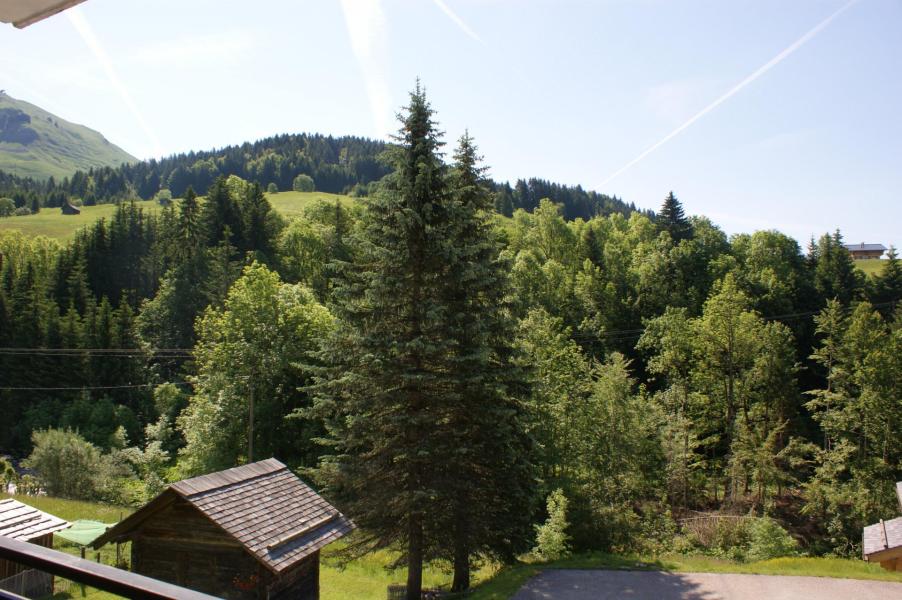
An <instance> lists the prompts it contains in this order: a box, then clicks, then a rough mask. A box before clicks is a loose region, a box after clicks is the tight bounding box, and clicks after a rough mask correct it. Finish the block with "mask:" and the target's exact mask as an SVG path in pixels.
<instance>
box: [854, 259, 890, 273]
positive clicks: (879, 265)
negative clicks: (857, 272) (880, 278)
mask: <svg viewBox="0 0 902 600" xmlns="http://www.w3.org/2000/svg"><path fill="white" fill-rule="evenodd" d="M853 262H854V263H855V266H856V267H858V268H859V269H861V270H862V271H864V273H865V275H879V274H880V273H881V271H883V265H885V264H886V261H885V260H883V259H882V258H867V259H864V260H856V261H853Z"/></svg>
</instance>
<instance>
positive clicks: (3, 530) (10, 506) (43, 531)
mask: <svg viewBox="0 0 902 600" xmlns="http://www.w3.org/2000/svg"><path fill="white" fill-rule="evenodd" d="M67 527H69V523H67V522H66V521H64V520H63V519H60V518H59V517H55V516H53V515H50V514H47V513H45V512H44V511H40V510H38V509H36V508H34V507H33V506H29V505H27V504H23V503H21V502H19V501H18V500H13V499H12V498H4V499H2V500H0V535H2V536H4V537H8V538H12V539H14V540H19V541H23V542H29V543H31V544H36V545H38V546H43V547H44V548H53V534H54V533H56V532H57V531H60V530H63V529H65V528H67ZM32 571H33V570H31V569H28V567H25V566H23V565H20V564H19V563H15V562H10V561H8V560H5V559H2V558H0V583H5V584H6V585H4V586H3V587H4V588H7V587H9V584H10V582H11V583H14V584H15V589H16V590H18V593H20V594H21V593H23V592H27V593H28V594H30V595H46V594H52V593H53V577H52V576H51V575H50V574H48V573H40V572H33V575H36V576H31V577H28V578H27V579H28V582H27V583H28V586H26V587H22V585H23V583H25V582H18V581H13V580H15V579H17V578H20V576H22V575H23V574H24V573H26V572H32ZM23 595H24V594H23Z"/></svg>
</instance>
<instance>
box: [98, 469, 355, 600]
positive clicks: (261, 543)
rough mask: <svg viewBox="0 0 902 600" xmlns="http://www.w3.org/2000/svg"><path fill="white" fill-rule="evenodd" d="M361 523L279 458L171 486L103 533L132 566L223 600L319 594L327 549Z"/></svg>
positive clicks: (304, 598)
mask: <svg viewBox="0 0 902 600" xmlns="http://www.w3.org/2000/svg"><path fill="white" fill-rule="evenodd" d="M352 529H353V524H352V523H351V521H350V520H348V519H347V518H346V517H345V516H344V515H342V514H341V513H340V512H338V510H336V509H335V508H334V507H332V506H331V505H330V504H329V503H328V502H326V501H325V500H324V499H323V498H322V497H320V496H319V495H318V494H317V493H316V492H314V491H313V490H312V489H311V488H310V487H309V486H307V485H306V484H305V483H304V482H302V481H301V480H300V479H298V477H297V476H296V475H294V473H292V472H291V471H290V470H289V469H288V467H286V466H285V465H284V464H282V463H281V462H279V461H278V460H276V459H269V460H264V461H260V462H255V463H251V464H248V465H244V466H242V467H236V468H234V469H228V470H225V471H220V472H217V473H211V474H209V475H202V476H200V477H194V478H192V479H186V480H184V481H179V482H178V483H173V484H171V485H170V486H169V487H168V488H166V490H164V491H163V492H162V493H161V494H160V495H159V496H157V497H156V498H155V499H153V500H152V501H150V502H149V503H148V504H146V505H145V506H144V507H143V508H141V509H140V510H138V511H137V512H135V513H134V514H132V515H131V516H129V517H127V518H126V519H124V520H122V521H120V522H119V523H118V524H117V525H115V526H113V527H112V528H111V529H110V530H109V531H107V532H106V533H105V534H103V535H102V536H100V537H99V538H97V540H96V541H95V542H94V544H93V545H94V547H95V548H99V547H100V546H102V545H104V544H106V543H121V542H125V541H130V542H131V543H132V546H131V565H132V571H134V572H136V573H139V574H141V575H146V576H148V577H153V578H155V579H161V580H163V581H168V582H170V583H174V584H177V585H180V586H183V587H187V588H191V589H194V590H197V591H200V592H205V593H207V594H212V595H214V596H219V597H221V598H230V599H247V600H250V599H252V598H253V599H283V598H294V599H298V600H316V599H318V598H319V551H320V549H322V548H323V547H324V546H326V545H328V544H330V543H332V542H334V541H335V540H337V539H339V538H341V537H343V536H345V535H347V534H348V533H349V532H350V531H351V530H352Z"/></svg>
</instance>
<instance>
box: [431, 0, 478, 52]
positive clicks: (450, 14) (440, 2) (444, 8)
mask: <svg viewBox="0 0 902 600" xmlns="http://www.w3.org/2000/svg"><path fill="white" fill-rule="evenodd" d="M432 1H433V2H435V5H436V6H438V7H439V9H441V11H442V12H443V13H445V15H447V16H448V18H449V19H451V20H452V21H454V23H455V24H456V25H457V26H458V27H460V28H461V30H462V31H463V32H464V33H466V34H467V35H468V36H470V37H471V38H473V39H474V40H476V41H477V42H479V43H480V44H484V43H485V42H483V41H482V38H481V37H479V34H478V33H476V32H475V31H473V30H472V29H471V28H470V26H469V25H467V24H466V23H465V22H464V20H463V19H461V18H460V17H458V16H457V13H455V12H454V11H453V10H451V7H450V6H448V5H447V4H445V2H444V0H432Z"/></svg>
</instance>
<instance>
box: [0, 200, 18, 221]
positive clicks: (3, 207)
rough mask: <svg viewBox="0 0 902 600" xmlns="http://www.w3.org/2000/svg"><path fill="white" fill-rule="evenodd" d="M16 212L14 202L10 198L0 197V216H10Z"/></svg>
mask: <svg viewBox="0 0 902 600" xmlns="http://www.w3.org/2000/svg"><path fill="white" fill-rule="evenodd" d="M14 212H16V203H15V202H13V199H12V198H0V217H11V216H13V213H14Z"/></svg>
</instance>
